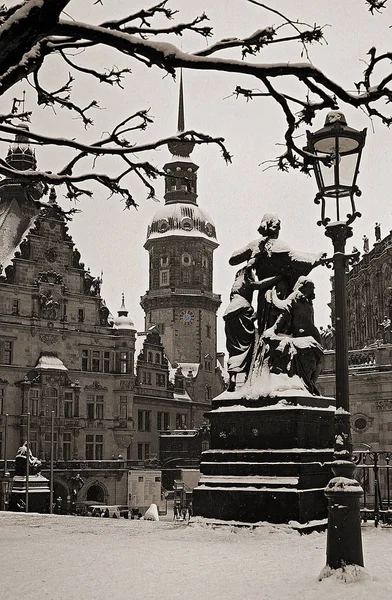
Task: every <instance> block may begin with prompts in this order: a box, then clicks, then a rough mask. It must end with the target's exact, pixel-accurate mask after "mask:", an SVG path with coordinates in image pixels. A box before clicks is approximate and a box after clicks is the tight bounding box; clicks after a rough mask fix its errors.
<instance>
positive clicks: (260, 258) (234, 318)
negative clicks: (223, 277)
mask: <svg viewBox="0 0 392 600" xmlns="http://www.w3.org/2000/svg"><path fill="white" fill-rule="evenodd" d="M258 231H259V233H260V234H261V238H259V239H258V240H255V241H253V242H250V243H249V244H248V245H247V246H245V247H244V248H242V249H241V250H239V251H237V252H235V253H234V254H233V255H232V257H231V258H230V260H229V263H230V264H232V265H235V264H240V263H242V262H245V261H246V263H247V264H246V266H245V267H244V268H243V269H241V270H240V271H238V273H237V276H236V281H235V283H234V286H233V289H232V292H231V295H230V304H229V306H228V308H227V309H226V312H225V315H224V319H225V330H226V339H227V341H226V344H227V349H228V352H229V363H228V370H229V377H230V381H229V391H234V390H235V379H236V373H238V372H243V373H245V374H248V379H247V382H248V380H249V379H250V378H252V379H253V380H254V375H255V371H257V369H258V367H256V366H255V364H253V365H252V364H251V362H250V361H251V360H252V354H255V357H256V358H254V362H255V361H256V359H257V357H259V359H260V356H264V353H265V346H266V339H265V338H264V334H265V332H266V331H268V332H269V334H271V332H272V331H274V329H273V328H274V327H278V330H277V331H274V335H278V334H279V335H280V334H281V333H283V332H281V330H280V327H282V326H283V325H282V323H283V321H282V317H281V315H282V314H286V318H285V325H284V328H285V331H284V333H285V334H287V335H291V336H292V337H296V336H294V334H293V333H292V331H291V330H290V328H292V327H294V323H296V321H297V320H298V317H297V316H296V317H295V318H294V314H295V315H298V313H299V307H300V303H299V301H297V302H296V303H294V298H292V297H291V296H290V294H292V293H293V291H294V290H295V292H296V295H295V298H297V296H298V297H299V295H300V292H299V291H298V289H297V288H296V287H295V286H296V282H297V280H298V278H299V277H304V276H306V275H307V274H308V273H309V272H310V271H311V270H312V269H313V267H315V266H317V265H318V264H320V259H321V253H320V254H318V255H315V254H305V253H300V252H297V251H295V250H293V249H291V248H290V247H289V246H288V245H287V244H285V243H284V242H282V241H281V240H278V236H279V231H280V220H279V218H278V217H277V216H276V215H273V214H266V215H264V216H263V218H262V220H261V224H260V227H259V229H258ZM306 281H307V284H306V285H305V283H304V282H303V285H304V286H305V289H306V294H308V295H309V297H307V303H308V307H307V308H308V310H310V311H312V310H313V307H312V302H311V300H312V298H311V295H312V293H313V291H314V287H313V283H308V280H306ZM308 288H312V291H311V292H310V291H309V292H308ZM272 289H273V290H274V291H273V296H271V293H272ZM254 290H258V302H257V313H256V318H257V326H258V336H259V341H258V347H257V349H256V352H255V353H254V352H253V350H254V345H255V339H256V332H255V327H254V324H253V321H254V320H255V317H254V316H253V309H252V305H251V302H252V294H253V291H254ZM301 294H302V292H301ZM302 296H303V297H305V295H304V294H302ZM302 296H301V298H302ZM272 298H273V299H274V300H273V301H272ZM289 298H290V301H289ZM286 300H287V301H289V305H290V306H294V305H295V311H294V312H292V313H290V314H291V318H290V319H289V320H288V317H287V315H288V314H289V312H290V311H289V310H288V309H287V307H286V308H285V307H284V306H283V305H282V304H281V303H282V302H284V301H286ZM287 306H288V305H287ZM278 319H279V323H278ZM310 320H311V319H310V317H309V322H310ZM288 321H290V323H291V325H290V327H289V325H288ZM271 328H272V329H271ZM308 328H310V325H309V323H308ZM313 328H314V330H315V331H317V330H316V328H315V327H314V324H313ZM311 335H312V336H313V334H310V333H309V334H305V335H302V336H301V337H306V336H311ZM314 337H315V339H316V342H315V343H316V344H319V341H320V336H319V334H318V332H317V335H316V333H315V336H314ZM298 343H299V342H298ZM320 348H321V346H320ZM317 352H319V349H317ZM317 352H316V354H317ZM314 353H315V352H314V349H313V354H314ZM321 353H322V350H321ZM296 362H298V360H297V361H296ZM318 362H320V361H318ZM274 364H276V361H275V363H274ZM259 366H260V365H259ZM286 371H287V369H286ZM292 373H293V371H292V370H291V371H290V372H289V376H292ZM309 378H310V376H309ZM308 387H309V388H312V385H311V384H310V383H309V386H308ZM312 389H313V388H312ZM312 393H313V392H312ZM314 393H316V392H314Z"/></svg>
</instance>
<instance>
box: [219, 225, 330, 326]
mask: <svg viewBox="0 0 392 600" xmlns="http://www.w3.org/2000/svg"><path fill="white" fill-rule="evenodd" d="M320 257H321V254H317V255H316V254H310V253H305V252H298V251H296V250H293V249H292V248H290V246H288V245H287V244H286V243H285V242H284V241H282V240H279V239H277V238H269V237H266V236H264V237H261V238H260V239H259V240H255V241H253V242H251V243H250V244H248V245H247V246H245V248H242V249H241V250H238V251H237V252H234V254H233V255H232V256H231V258H230V260H229V263H230V264H231V265H237V264H241V263H243V262H245V261H246V262H247V263H248V264H249V261H251V264H252V267H253V269H254V273H255V277H256V279H257V280H258V281H259V282H261V281H263V280H266V279H268V278H274V277H276V276H279V281H278V282H277V283H276V286H275V287H276V294H277V297H278V299H280V300H284V299H285V298H287V296H288V295H289V294H290V293H291V292H292V291H293V289H294V285H295V283H296V281H297V280H298V277H300V276H301V275H308V274H309V273H310V271H311V270H312V269H313V267H315V266H316V265H317V264H318V263H319V259H320ZM271 281H273V280H272V279H271ZM272 285H273V284H272ZM272 285H271V287H272ZM278 315H279V311H278V310H277V309H276V307H275V306H274V305H271V303H269V302H267V301H266V298H265V290H264V289H261V290H260V291H259V294H258V301H257V325H258V332H259V336H261V335H262V333H263V331H265V329H268V328H269V327H271V326H272V325H273V324H274V322H275V320H276V318H277V317H278Z"/></svg>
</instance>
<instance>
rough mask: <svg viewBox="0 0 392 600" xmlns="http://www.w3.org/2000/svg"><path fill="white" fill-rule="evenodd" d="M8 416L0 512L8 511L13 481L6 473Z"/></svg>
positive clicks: (6, 416) (7, 472) (6, 417)
mask: <svg viewBox="0 0 392 600" xmlns="http://www.w3.org/2000/svg"><path fill="white" fill-rule="evenodd" d="M7 441H8V414H6V415H5V435H4V468H3V475H2V477H1V493H2V499H3V500H2V507H1V510H8V504H9V496H10V493H11V489H12V484H13V479H12V477H11V474H10V472H9V471H8V464H7V457H8V448H7Z"/></svg>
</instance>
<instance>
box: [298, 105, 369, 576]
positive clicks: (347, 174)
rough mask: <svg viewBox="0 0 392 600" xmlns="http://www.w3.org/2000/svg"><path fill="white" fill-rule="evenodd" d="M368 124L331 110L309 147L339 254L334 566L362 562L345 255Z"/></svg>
mask: <svg viewBox="0 0 392 600" xmlns="http://www.w3.org/2000/svg"><path fill="white" fill-rule="evenodd" d="M365 139H366V129H364V130H363V131H357V130H356V129H352V128H351V127H348V126H347V122H346V119H345V116H344V115H343V113H341V112H339V111H333V112H330V113H328V115H327V117H326V120H325V125H324V127H323V128H322V129H320V130H318V131H316V132H314V133H311V132H309V131H308V132H307V147H306V150H307V151H308V152H310V153H311V154H312V155H313V156H316V157H317V160H315V161H314V164H313V171H314V174H315V178H316V182H317V186H318V189H319V191H318V193H317V194H316V198H315V203H316V204H320V205H321V218H320V220H319V221H318V223H317V224H318V225H323V226H324V227H325V235H326V236H327V237H329V238H330V239H331V240H332V244H333V250H334V254H333V257H332V258H326V259H324V261H323V262H324V264H326V265H328V266H330V265H333V268H334V282H335V315H334V316H335V319H334V327H335V373H336V413H335V443H334V462H333V463H332V464H331V466H332V471H333V473H334V475H335V477H334V478H333V479H332V480H331V481H330V482H329V484H328V486H327V488H326V491H325V494H326V496H327V498H328V538H327V566H328V567H330V568H332V569H337V568H340V567H344V566H345V565H348V564H357V565H360V566H363V553H362V539H361V520H360V506H359V502H360V498H361V496H362V492H363V490H362V488H361V486H360V485H359V484H358V482H357V481H356V480H355V479H353V474H354V471H355V464H354V463H353V461H352V443H351V432H350V412H349V410H350V402H349V380H348V332H347V307H346V269H347V265H348V264H350V262H352V261H353V260H356V259H357V258H358V254H351V255H346V254H345V249H346V241H347V239H348V238H350V237H351V236H352V234H353V232H352V228H351V223H352V222H353V221H354V220H355V219H356V218H357V217H360V216H361V214H360V213H359V212H358V211H357V209H356V206H355V196H360V195H361V192H360V190H359V188H358V186H357V183H356V182H357V176H358V173H359V165H360V160H361V155H362V150H363V147H364V145H365Z"/></svg>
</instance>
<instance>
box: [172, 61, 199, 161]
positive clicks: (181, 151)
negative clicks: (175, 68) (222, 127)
mask: <svg viewBox="0 0 392 600" xmlns="http://www.w3.org/2000/svg"><path fill="white" fill-rule="evenodd" d="M184 115H185V112H184V84H183V80H182V69H181V71H180V89H179V94H178V123H177V135H181V134H182V133H184V131H185V116H184ZM167 145H168V148H169V150H170V152H171V153H172V154H173V156H176V157H179V158H189V157H190V155H191V153H192V150H193V148H194V147H195V142H193V141H191V140H189V139H181V140H175V141H174V140H173V141H170V142H168V144H167Z"/></svg>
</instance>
